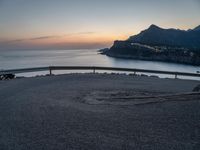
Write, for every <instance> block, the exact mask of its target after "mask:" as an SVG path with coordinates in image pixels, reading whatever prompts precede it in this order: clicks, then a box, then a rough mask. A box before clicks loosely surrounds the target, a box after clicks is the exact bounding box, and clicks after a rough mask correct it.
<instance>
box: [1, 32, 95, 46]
mask: <svg viewBox="0 0 200 150" xmlns="http://www.w3.org/2000/svg"><path fill="white" fill-rule="evenodd" d="M94 33H95V32H77V33H69V34H64V35H46V36H38V37H33V38H27V39H15V40H9V41H2V42H0V43H3V44H11V43H18V42H26V41H36V40H46V39H54V38H62V37H67V36H74V35H90V34H94Z"/></svg>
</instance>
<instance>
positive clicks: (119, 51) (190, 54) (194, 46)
mask: <svg viewBox="0 0 200 150" xmlns="http://www.w3.org/2000/svg"><path fill="white" fill-rule="evenodd" d="M101 53H102V54H106V55H107V56H110V57H120V58H128V59H140V60H151V61H154V60H155V61H164V62H175V63H184V64H191V65H200V26H198V27H196V28H194V29H191V30H187V31H185V30H179V29H172V28H171V29H163V28H161V27H158V26H156V25H151V26H150V27H149V28H148V29H146V30H144V31H142V32H141V33H139V34H137V35H134V36H130V37H129V38H128V39H127V40H125V41H115V42H114V44H113V46H112V47H111V48H109V49H104V50H102V51H101Z"/></svg>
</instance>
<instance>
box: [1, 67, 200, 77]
mask: <svg viewBox="0 0 200 150" xmlns="http://www.w3.org/2000/svg"><path fill="white" fill-rule="evenodd" d="M53 70H92V71H93V73H95V71H96V70H105V71H123V72H133V73H134V74H136V73H138V72H140V73H153V74H167V75H174V76H175V78H177V76H190V77H200V74H198V73H187V72H173V71H160V70H147V69H134V68H115V67H97V66H49V67H39V68H23V69H13V70H1V71H0V75H4V74H19V73H28V72H39V71H49V74H50V75H51V74H52V72H53Z"/></svg>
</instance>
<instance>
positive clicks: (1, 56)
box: [0, 50, 200, 78]
mask: <svg viewBox="0 0 200 150" xmlns="http://www.w3.org/2000/svg"><path fill="white" fill-rule="evenodd" d="M56 65H61V66H76V65H81V66H108V67H126V68H139V69H153V70H165V71H179V72H191V73H196V72H197V71H200V66H190V65H182V64H174V63H164V62H155V61H140V60H125V59H118V58H111V57H107V56H105V55H100V54H98V51H97V50H54V51H53V50H42V51H38V50H37V51H34V50H32V51H30V50H28V51H24V50H18V51H1V52H0V69H1V70H2V69H16V68H27V67H43V66H56ZM57 73H64V72H63V71H59V72H57ZM37 74H38V73H37ZM27 75H28V76H30V75H35V73H31V74H30V73H29V74H27ZM161 77H166V76H163V75H162V76H161ZM167 77H168V76H167ZM184 78H185V77H184Z"/></svg>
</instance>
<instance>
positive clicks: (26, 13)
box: [0, 0, 200, 50]
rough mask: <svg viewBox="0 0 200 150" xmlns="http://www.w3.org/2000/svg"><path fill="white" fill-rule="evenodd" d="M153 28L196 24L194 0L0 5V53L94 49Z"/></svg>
mask: <svg viewBox="0 0 200 150" xmlns="http://www.w3.org/2000/svg"><path fill="white" fill-rule="evenodd" d="M151 24H156V25H158V26H160V27H163V28H178V29H184V30H187V29H190V28H194V27H196V26H198V25H200V0H0V50H15V49H25V50H29V49H32V50H34V49H35V50H40V49H54V50H56V49H98V48H104V47H109V46H111V45H112V43H113V41H114V40H125V39H127V38H128V37H129V36H131V35H135V34H138V33H139V32H140V31H142V30H144V29H146V28H148V27H149V26H150V25H151Z"/></svg>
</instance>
